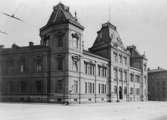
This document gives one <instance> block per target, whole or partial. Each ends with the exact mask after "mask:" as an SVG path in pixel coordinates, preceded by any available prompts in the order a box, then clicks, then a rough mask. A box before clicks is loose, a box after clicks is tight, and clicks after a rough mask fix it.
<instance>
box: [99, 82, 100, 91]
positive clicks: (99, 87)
mask: <svg viewBox="0 0 167 120" xmlns="http://www.w3.org/2000/svg"><path fill="white" fill-rule="evenodd" d="M99 94H100V83H99Z"/></svg>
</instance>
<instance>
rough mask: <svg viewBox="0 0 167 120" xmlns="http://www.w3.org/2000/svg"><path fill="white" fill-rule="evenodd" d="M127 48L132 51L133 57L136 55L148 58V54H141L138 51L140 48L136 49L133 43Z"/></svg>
mask: <svg viewBox="0 0 167 120" xmlns="http://www.w3.org/2000/svg"><path fill="white" fill-rule="evenodd" d="M127 50H128V51H129V52H130V54H131V57H135V58H137V57H138V58H144V59H146V60H147V58H146V56H145V54H143V55H142V54H140V53H139V52H138V50H137V49H136V46H135V45H131V46H128V47H127Z"/></svg>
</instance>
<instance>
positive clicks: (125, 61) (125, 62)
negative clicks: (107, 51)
mask: <svg viewBox="0 0 167 120" xmlns="http://www.w3.org/2000/svg"><path fill="white" fill-rule="evenodd" d="M124 64H125V65H127V57H124Z"/></svg>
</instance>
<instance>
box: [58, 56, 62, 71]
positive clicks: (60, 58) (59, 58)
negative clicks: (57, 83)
mask: <svg viewBox="0 0 167 120" xmlns="http://www.w3.org/2000/svg"><path fill="white" fill-rule="evenodd" d="M57 69H58V71H63V56H58V57H57Z"/></svg>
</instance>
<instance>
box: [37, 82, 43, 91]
mask: <svg viewBox="0 0 167 120" xmlns="http://www.w3.org/2000/svg"><path fill="white" fill-rule="evenodd" d="M36 90H37V92H41V91H42V83H41V81H40V80H38V81H36Z"/></svg>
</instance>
